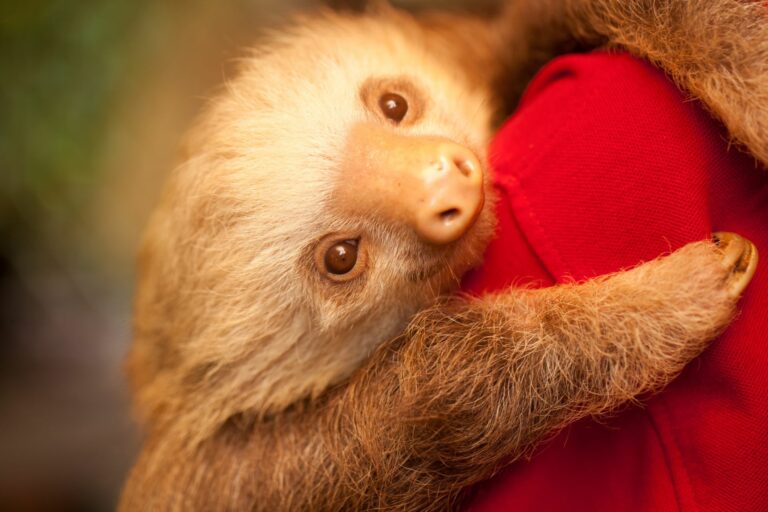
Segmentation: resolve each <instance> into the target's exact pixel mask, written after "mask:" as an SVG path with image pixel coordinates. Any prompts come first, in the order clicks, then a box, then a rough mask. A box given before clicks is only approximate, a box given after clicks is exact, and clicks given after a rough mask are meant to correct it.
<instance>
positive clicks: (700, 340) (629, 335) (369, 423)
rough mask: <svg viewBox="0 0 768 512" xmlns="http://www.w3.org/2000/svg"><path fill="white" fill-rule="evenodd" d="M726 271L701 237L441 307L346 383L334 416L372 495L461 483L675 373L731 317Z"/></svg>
mask: <svg viewBox="0 0 768 512" xmlns="http://www.w3.org/2000/svg"><path fill="white" fill-rule="evenodd" d="M723 272H724V271H723V269H722V267H720V266H719V264H718V258H717V257H716V256H715V253H714V251H713V250H712V246H711V244H708V243H699V244H694V245H692V246H689V247H687V248H685V249H683V250H681V251H679V252H678V253H675V254H673V255H672V256H670V257H668V258H665V259H660V260H656V261H653V262H650V263H647V264H645V265H642V266H641V267H638V268H636V269H634V270H631V271H629V272H625V273H621V274H617V275H614V276H612V277H609V278H605V279H599V280H596V281H591V282H587V283H584V284H580V285H565V286H559V287H554V288H549V289H543V290H537V291H531V290H525V291H520V290H517V291H515V290H513V291H510V292H508V293H505V294H502V295H499V296H497V297H495V298H493V299H489V298H485V299H478V300H474V301H472V302H470V303H466V302H461V301H456V302H452V303H450V304H448V305H446V304H442V305H440V306H439V307H436V308H434V309H433V310H431V311H428V312H426V313H424V314H422V315H420V316H419V317H418V318H417V319H416V320H415V321H414V322H413V324H412V325H411V327H410V328H409V330H408V332H407V334H406V338H405V339H404V340H402V341H401V343H402V345H401V346H396V347H393V348H392V349H391V350H390V351H383V352H382V353H380V354H379V355H378V361H375V362H374V363H373V364H372V365H371V366H370V367H369V368H368V369H366V370H364V371H363V373H362V375H361V376H360V377H359V378H358V379H357V381H355V382H353V383H352V385H351V386H349V387H348V388H347V390H348V393H349V394H348V395H347V397H346V398H347V400H343V401H342V402H341V407H340V408H339V409H338V410H339V411H340V412H341V414H340V416H342V417H344V418H347V417H348V418H349V425H350V426H349V427H348V428H349V431H348V432H351V433H352V434H353V437H354V438H355V439H357V440H358V441H359V442H360V443H361V448H360V452H361V453H363V454H366V455H365V457H362V458H363V459H364V460H365V461H366V462H365V463H366V464H370V465H371V466H372V467H373V469H372V470H370V472H371V474H375V475H386V478H385V479H384V480H383V481H382V482H379V483H380V485H381V488H382V489H387V490H388V492H390V493H391V492H392V489H398V488H402V489H403V493H404V494H405V493H406V489H407V488H408V487H409V486H413V485H418V484H419V482H420V481H422V480H427V479H430V478H439V479H440V480H441V481H442V483H444V484H445V485H446V488H456V489H459V488H462V487H465V486H467V485H469V484H471V483H473V482H474V481H477V480H479V479H482V478H486V477H487V476H488V474H489V473H490V472H491V471H493V470H494V469H495V468H497V467H498V465H500V464H501V463H506V462H509V461H510V460H513V459H514V458H517V457H520V456H522V455H525V454H527V453H529V452H530V451H531V450H532V449H533V448H534V447H535V446H536V444H537V443H538V442H539V441H541V439H542V438H544V437H545V436H547V435H550V434H551V433H552V432H553V431H555V430H556V429H558V428H560V427H562V426H564V425H565V424H567V423H570V422H572V421H575V420H576V419H578V418H581V417H584V416H587V415H592V414H599V413H602V412H605V411H608V410H610V409H612V408H615V407H616V406H618V405H620V404H621V403H623V402H626V401H628V400H631V399H633V398H634V397H636V396H637V395H638V394H641V393H644V392H648V391H654V390H658V389H659V388H660V387H661V386H663V385H664V384H666V383H667V382H668V381H669V380H670V379H672V378H673V377H674V376H675V375H677V374H678V373H679V372H680V371H681V370H682V368H683V367H684V366H685V364H686V363H687V362H689V361H690V360H691V359H692V358H693V357H695V356H696V355H697V354H698V353H700V352H701V351H702V350H703V349H704V348H705V347H706V345H707V343H708V341H709V340H711V339H712V338H713V337H714V336H715V335H716V334H717V333H718V332H719V331H720V330H721V329H722V328H723V327H724V326H725V325H726V324H727V323H728V321H729V319H730V318H731V316H732V313H733V307H734V303H735V298H733V299H730V298H726V296H725V292H724V291H723V285H722V283H723V279H724V277H723ZM393 468H399V470H397V471H394V470H393ZM351 474H354V472H352V473H351ZM435 475H439V476H437V477H435Z"/></svg>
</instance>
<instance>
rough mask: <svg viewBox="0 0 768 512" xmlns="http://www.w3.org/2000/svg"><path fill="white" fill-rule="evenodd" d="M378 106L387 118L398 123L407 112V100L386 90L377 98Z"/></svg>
mask: <svg viewBox="0 0 768 512" xmlns="http://www.w3.org/2000/svg"><path fill="white" fill-rule="evenodd" d="M379 108H380V109H381V111H382V113H383V114H384V116H385V117H386V118H387V119H391V120H392V121H394V122H396V123H399V122H400V121H402V120H403V118H404V117H405V114H407V113H408V102H407V101H405V98H403V97H402V96H400V95H399V94H396V93H394V92H388V93H386V94H383V95H382V96H381V98H379Z"/></svg>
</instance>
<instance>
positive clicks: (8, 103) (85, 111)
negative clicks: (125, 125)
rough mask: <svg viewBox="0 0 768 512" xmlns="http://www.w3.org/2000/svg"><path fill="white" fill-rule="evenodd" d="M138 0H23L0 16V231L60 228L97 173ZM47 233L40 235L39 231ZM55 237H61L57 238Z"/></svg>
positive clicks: (23, 233)
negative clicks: (0, 83) (0, 72)
mask: <svg viewBox="0 0 768 512" xmlns="http://www.w3.org/2000/svg"><path fill="white" fill-rule="evenodd" d="M146 3H148V2H142V1H141V0H111V1H107V2H104V1H98V0H86V1H82V2H71V1H66V0H53V1H51V0H48V1H46V0H28V1H24V2H21V1H19V2H14V3H13V5H10V6H7V7H6V8H5V9H4V13H3V15H2V17H0V70H2V75H3V76H4V77H5V79H4V80H3V85H2V89H0V113H1V115H0V169H2V172H1V173H0V179H2V182H1V183H2V186H1V188H0V193H2V196H0V231H2V233H3V235H4V237H11V238H12V239H13V240H14V241H16V243H29V242H30V240H39V239H40V238H41V236H42V235H43V233H39V232H38V231H39V230H46V231H48V232H49V233H48V234H54V233H64V232H67V231H68V230H69V228H71V226H68V225H67V224H68V223H69V221H70V220H71V219H77V218H78V216H80V215H81V214H82V211H83V210H82V207H83V205H85V204H87V202H88V199H89V194H91V193H92V192H93V190H94V184H95V182H96V179H97V174H98V168H97V158H98V149H99V148H101V147H102V143H103V137H104V124H105V121H106V117H107V114H108V112H107V109H108V106H109V105H110V100H111V99H112V98H113V97H114V96H115V94H116V93H117V89H118V85H119V83H120V81H121V80H124V79H126V78H127V77H126V76H125V73H124V70H125V62H124V60H123V59H121V58H120V56H121V55H125V54H126V53H127V50H128V48H127V45H128V44H129V43H130V38H129V37H128V34H129V33H130V32H131V29H132V28H133V27H134V26H135V25H136V23H137V21H138V19H139V14H140V13H141V10H142V7H143V5H142V4H146ZM43 238H47V236H45V237H43ZM55 238H59V237H58V236H57V237H55Z"/></svg>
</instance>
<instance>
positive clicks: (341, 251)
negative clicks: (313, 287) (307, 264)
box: [324, 240, 357, 275]
mask: <svg viewBox="0 0 768 512" xmlns="http://www.w3.org/2000/svg"><path fill="white" fill-rule="evenodd" d="M324 263H325V269H326V270H327V271H328V272H329V273H331V274H336V275H341V274H346V273H348V272H350V271H351V270H352V269H353V268H355V264H356V263H357V240H344V241H342V242H337V243H335V244H333V245H332V246H331V247H329V248H328V250H327V251H326V252H325V258H324Z"/></svg>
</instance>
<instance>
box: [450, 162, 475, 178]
mask: <svg viewBox="0 0 768 512" xmlns="http://www.w3.org/2000/svg"><path fill="white" fill-rule="evenodd" d="M453 163H454V165H455V166H456V168H457V169H458V170H459V172H461V174H463V175H464V176H466V177H469V176H471V175H472V173H473V172H474V170H475V166H474V164H473V163H472V161H470V160H466V159H463V158H457V159H456V160H454V161H453Z"/></svg>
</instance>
